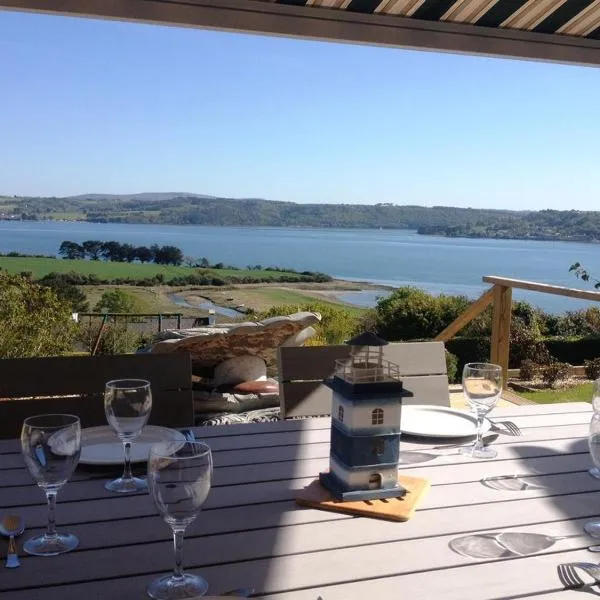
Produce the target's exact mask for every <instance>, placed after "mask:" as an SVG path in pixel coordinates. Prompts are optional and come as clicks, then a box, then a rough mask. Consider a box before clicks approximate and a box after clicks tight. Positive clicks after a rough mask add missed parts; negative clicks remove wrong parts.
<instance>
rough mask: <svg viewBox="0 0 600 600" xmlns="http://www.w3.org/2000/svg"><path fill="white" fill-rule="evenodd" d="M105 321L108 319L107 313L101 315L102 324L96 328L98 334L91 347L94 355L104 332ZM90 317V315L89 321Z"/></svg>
mask: <svg viewBox="0 0 600 600" xmlns="http://www.w3.org/2000/svg"><path fill="white" fill-rule="evenodd" d="M106 321H108V314H106V313H104V316H103V317H102V324H101V325H100V329H99V330H98V335H97V336H96V341H95V342H94V347H93V348H92V356H96V352H98V346H99V345H100V339H101V338H102V334H103V333H104V327H105V326H106ZM91 322H92V319H91V317H90V323H91Z"/></svg>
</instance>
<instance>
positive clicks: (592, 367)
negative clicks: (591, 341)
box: [583, 357, 600, 379]
mask: <svg viewBox="0 0 600 600" xmlns="http://www.w3.org/2000/svg"><path fill="white" fill-rule="evenodd" d="M583 367H584V369H585V376H586V377H587V378H588V379H598V377H600V357H599V358H592V359H591V360H586V361H585V362H584V363H583Z"/></svg>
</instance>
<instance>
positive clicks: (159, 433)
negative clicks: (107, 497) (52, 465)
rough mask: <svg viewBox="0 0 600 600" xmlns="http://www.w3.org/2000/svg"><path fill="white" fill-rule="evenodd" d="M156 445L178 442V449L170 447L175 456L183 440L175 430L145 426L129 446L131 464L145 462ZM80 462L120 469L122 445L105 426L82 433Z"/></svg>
mask: <svg viewBox="0 0 600 600" xmlns="http://www.w3.org/2000/svg"><path fill="white" fill-rule="evenodd" d="M159 442H180V443H181V444H180V445H178V444H174V445H173V451H174V452H175V451H177V450H178V449H179V448H181V445H183V443H184V442H185V436H184V435H183V433H181V432H180V431H177V430H176V429H168V428H167V427H158V426H156V425H146V427H144V429H143V430H142V433H141V435H140V436H139V437H137V438H136V439H135V440H134V441H133V442H132V444H131V462H132V463H139V462H145V461H147V460H148V454H149V453H150V447H151V446H152V445H153V444H156V443H159ZM79 462H80V463H81V464H83V465H122V464H123V444H122V442H121V440H120V439H119V438H118V437H117V435H116V434H115V433H114V431H113V430H112V429H111V428H110V427H109V426H108V425H102V426H101V427H88V428H86V429H82V430H81V457H80V458H79Z"/></svg>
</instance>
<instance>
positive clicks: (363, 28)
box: [0, 0, 600, 66]
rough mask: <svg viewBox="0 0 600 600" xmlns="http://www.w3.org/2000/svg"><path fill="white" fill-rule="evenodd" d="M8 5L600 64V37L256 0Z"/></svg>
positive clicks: (10, 1)
mask: <svg viewBox="0 0 600 600" xmlns="http://www.w3.org/2000/svg"><path fill="white" fill-rule="evenodd" d="M0 8H5V9H14V10H19V11H34V12H41V13H47V14H57V15H70V16H81V17H91V18H106V19H117V20H124V21H137V22H143V23H153V24H161V25H175V26H189V27H200V28H207V29H217V30H225V31H236V32H246V33H258V34H271V35H281V36H287V37H295V38H304V39H313V40H330V41H337V42H351V43H361V44H369V45H381V46H391V47H397V48H410V49H418V50H434V51H445V52H453V53H464V54H478V55H485V56H497V57H507V58H523V59H530V60H543V61H550V62H559V63H570V64H579V65H588V66H600V41H598V40H589V39H585V38H578V37H575V36H567V35H558V34H541V33H531V32H523V31H517V30H511V29H502V28H493V27H482V26H477V25H465V24H457V23H450V22H438V21H424V20H417V19H411V18H406V17H398V16H390V15H380V14H362V13H355V12H348V11H342V10H335V9H323V8H316V7H310V6H309V7H305V6H293V5H282V4H276V3H274V2H259V1H256V0H187V1H185V2H184V1H176V0H0Z"/></svg>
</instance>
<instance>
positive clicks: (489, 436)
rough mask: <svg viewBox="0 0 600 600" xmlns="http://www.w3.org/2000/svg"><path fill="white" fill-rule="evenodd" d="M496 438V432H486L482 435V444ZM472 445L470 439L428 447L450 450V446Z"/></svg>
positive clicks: (486, 443)
mask: <svg viewBox="0 0 600 600" xmlns="http://www.w3.org/2000/svg"><path fill="white" fill-rule="evenodd" d="M497 439H498V434H497V433H487V434H485V435H483V436H482V440H483V445H484V446H487V445H488V444H491V443H492V442H494V441H495V440H497ZM472 445H473V442H472V441H471V442H466V443H465V442H460V443H458V444H441V445H440V446H433V448H430V450H451V449H452V448H463V447H465V446H472Z"/></svg>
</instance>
